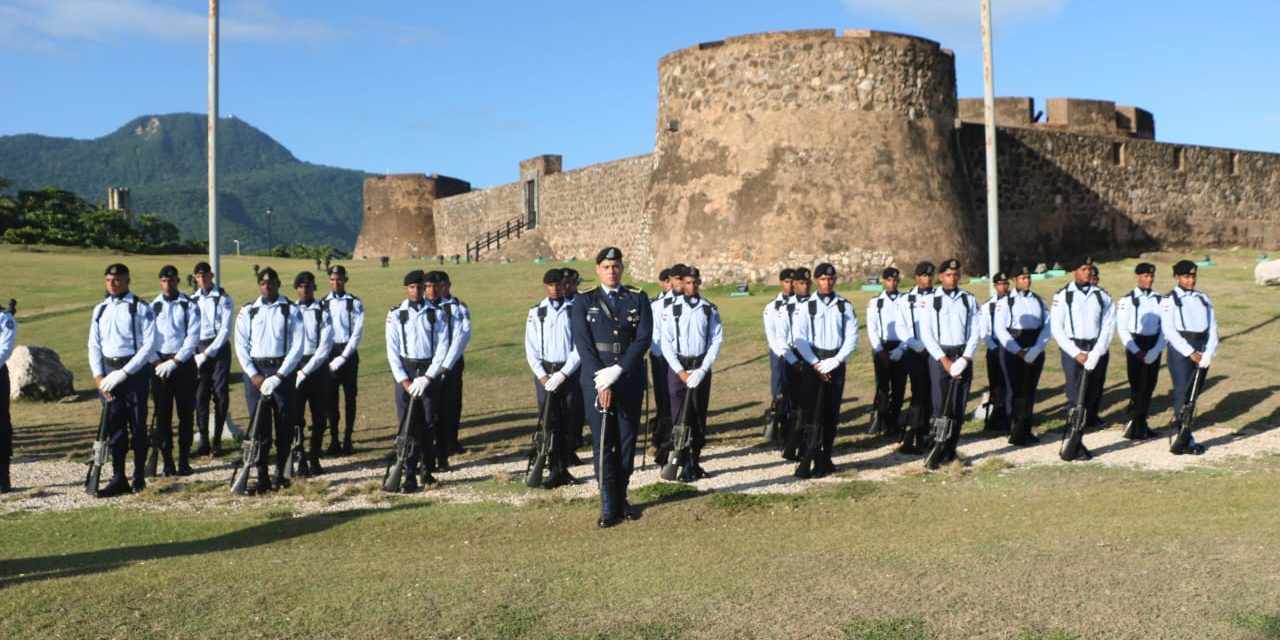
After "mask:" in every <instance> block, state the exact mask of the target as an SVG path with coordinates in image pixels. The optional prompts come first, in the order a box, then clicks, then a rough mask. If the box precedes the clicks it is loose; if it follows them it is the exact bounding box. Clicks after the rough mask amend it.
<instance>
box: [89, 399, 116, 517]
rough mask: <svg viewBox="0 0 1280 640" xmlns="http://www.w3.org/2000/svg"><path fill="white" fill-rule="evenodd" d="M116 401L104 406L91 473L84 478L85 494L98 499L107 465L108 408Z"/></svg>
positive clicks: (94, 446)
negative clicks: (99, 486) (104, 469)
mask: <svg viewBox="0 0 1280 640" xmlns="http://www.w3.org/2000/svg"><path fill="white" fill-rule="evenodd" d="M112 402H115V400H108V401H107V403H106V404H104V405H102V417H101V418H99V419H98V436H97V437H96V438H95V439H94V441H93V455H92V457H90V458H89V471H88V473H86V474H85V477H84V490H85V493H88V494H89V495H91V496H93V497H95V498H96V497H98V485H99V484H100V483H101V481H102V466H103V465H105V464H106V463H107V421H108V419H109V416H110V413H109V412H108V408H109V407H110V406H111V403H112Z"/></svg>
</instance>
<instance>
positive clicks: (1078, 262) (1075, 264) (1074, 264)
mask: <svg viewBox="0 0 1280 640" xmlns="http://www.w3.org/2000/svg"><path fill="white" fill-rule="evenodd" d="M1087 264H1089V260H1088V259H1087V258H1072V259H1070V260H1067V261H1066V262H1065V263H1063V266H1065V267H1066V268H1067V271H1075V270H1076V269H1079V268H1080V267H1083V266H1085V265H1087Z"/></svg>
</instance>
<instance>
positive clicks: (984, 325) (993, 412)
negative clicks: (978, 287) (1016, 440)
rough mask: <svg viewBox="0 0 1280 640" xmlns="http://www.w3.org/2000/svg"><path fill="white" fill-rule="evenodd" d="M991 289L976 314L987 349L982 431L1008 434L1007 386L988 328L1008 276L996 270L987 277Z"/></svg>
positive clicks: (996, 342) (1004, 293)
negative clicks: (984, 407) (992, 290)
mask: <svg viewBox="0 0 1280 640" xmlns="http://www.w3.org/2000/svg"><path fill="white" fill-rule="evenodd" d="M991 287H992V288H993V289H995V294H994V295H992V296H991V297H990V298H988V299H987V301H986V302H984V303H982V311H981V312H980V313H979V314H978V340H979V341H980V342H982V343H984V344H985V345H986V347H987V418H986V421H985V422H986V424H985V425H984V428H986V429H988V430H991V431H1002V432H1005V433H1008V432H1009V411H1008V409H1007V407H1005V396H1006V395H1007V393H1008V386H1007V385H1006V383H1005V371H1004V365H1003V364H1002V363H1001V360H1002V358H1003V354H1002V353H1001V349H1000V341H999V340H998V339H997V338H996V334H995V330H994V329H993V327H992V325H994V324H995V320H996V306H997V304H998V303H999V302H1000V301H1002V300H1004V299H1005V298H1006V297H1008V295H1009V275H1008V274H1007V273H1005V272H1003V271H997V272H996V273H995V275H993V276H991Z"/></svg>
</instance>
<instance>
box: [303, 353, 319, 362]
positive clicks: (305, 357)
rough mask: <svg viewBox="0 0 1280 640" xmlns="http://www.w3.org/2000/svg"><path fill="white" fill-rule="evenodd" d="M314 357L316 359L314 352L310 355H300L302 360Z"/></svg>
mask: <svg viewBox="0 0 1280 640" xmlns="http://www.w3.org/2000/svg"><path fill="white" fill-rule="evenodd" d="M314 357H316V352H314V351H312V352H311V353H304V354H302V359H303V360H310V359H311V358H314Z"/></svg>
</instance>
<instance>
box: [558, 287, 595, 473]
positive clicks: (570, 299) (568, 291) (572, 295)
mask: <svg viewBox="0 0 1280 640" xmlns="http://www.w3.org/2000/svg"><path fill="white" fill-rule="evenodd" d="M581 282H582V276H581V274H579V273H578V270H577V269H571V268H569V267H565V268H563V269H561V270H560V287H561V289H562V290H563V291H564V301H565V304H569V305H572V304H573V303H574V301H575V300H577V299H578V284H580V283H581ZM580 372H581V369H579V370H578V371H574V372H573V374H572V375H570V376H569V377H570V380H569V382H568V383H567V384H572V385H573V386H574V387H579V386H581V384H580V382H581V380H580V379H579V378H580V376H579V373H580ZM581 395H582V394H581V393H580V392H579V393H578V396H581ZM572 424H575V425H577V426H576V427H573V428H571V429H570V431H571V432H572V433H573V434H574V436H573V437H574V441H573V449H577V448H579V447H583V446H586V445H587V444H589V442H588V438H587V436H586V435H585V433H586V429H587V408H586V407H585V406H584V405H583V404H582V403H581V402H579V403H578V404H576V405H574V406H573V420H572ZM569 457H570V458H571V459H572V461H573V464H581V463H582V461H581V460H579V459H578V454H577V453H576V452H574V451H573V450H572V449H570V451H569Z"/></svg>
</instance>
